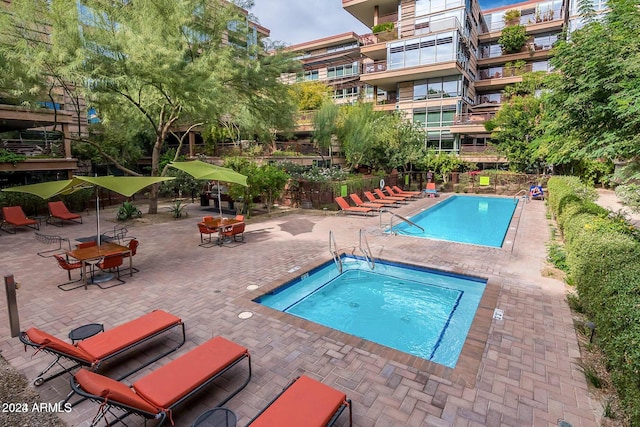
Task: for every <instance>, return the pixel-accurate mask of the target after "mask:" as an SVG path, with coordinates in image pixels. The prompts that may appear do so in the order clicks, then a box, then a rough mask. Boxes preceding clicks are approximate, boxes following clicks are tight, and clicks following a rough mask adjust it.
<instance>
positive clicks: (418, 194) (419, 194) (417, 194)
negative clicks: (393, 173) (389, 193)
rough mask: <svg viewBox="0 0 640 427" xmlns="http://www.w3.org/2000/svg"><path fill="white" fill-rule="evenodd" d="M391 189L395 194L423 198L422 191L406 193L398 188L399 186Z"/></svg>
mask: <svg viewBox="0 0 640 427" xmlns="http://www.w3.org/2000/svg"><path fill="white" fill-rule="evenodd" d="M391 188H392V189H393V191H394V192H396V193H399V194H400V195H403V194H410V195H412V196H421V195H422V191H405V190H403V189H402V188H400V187H398V186H397V185H394V186H393V187H391Z"/></svg>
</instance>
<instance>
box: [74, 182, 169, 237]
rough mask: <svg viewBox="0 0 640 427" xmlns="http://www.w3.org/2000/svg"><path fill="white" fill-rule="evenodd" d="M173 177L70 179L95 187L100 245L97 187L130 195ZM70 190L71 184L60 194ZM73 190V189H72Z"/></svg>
mask: <svg viewBox="0 0 640 427" xmlns="http://www.w3.org/2000/svg"><path fill="white" fill-rule="evenodd" d="M172 179H175V178H174V177H165V176H95V177H94V176H76V177H74V179H73V180H72V181H73V183H75V184H76V185H77V184H78V181H80V182H81V183H82V185H85V186H86V184H87V183H88V184H90V185H93V186H95V187H96V217H97V221H96V222H97V226H96V232H97V241H98V246H99V245H100V237H101V234H100V197H99V194H98V191H99V190H98V189H99V187H102V188H106V189H107V190H110V191H113V192H114V193H118V194H122V195H123V196H126V197H131V196H133V195H134V194H135V193H137V192H138V191H140V190H142V189H143V188H145V187H148V186H150V185H153V184H157V183H159V182H162V181H170V180H172ZM69 190H72V186H71V187H68V188H66V189H64V190H63V191H62V194H66V192H67V191H69ZM72 191H75V190H72Z"/></svg>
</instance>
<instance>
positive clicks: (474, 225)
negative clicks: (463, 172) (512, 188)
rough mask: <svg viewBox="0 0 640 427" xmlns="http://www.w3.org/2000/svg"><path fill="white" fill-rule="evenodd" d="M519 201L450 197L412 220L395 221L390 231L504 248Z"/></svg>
mask: <svg viewBox="0 0 640 427" xmlns="http://www.w3.org/2000/svg"><path fill="white" fill-rule="evenodd" d="M517 203H518V200H517V199H514V198H513V197H483V196H451V197H449V198H448V199H447V200H444V201H442V202H440V203H438V204H437V205H435V206H433V207H431V208H429V209H427V210H425V211H423V212H421V213H419V214H417V215H414V216H412V217H410V218H409V219H410V220H411V221H412V222H413V223H415V224H417V225H419V226H420V227H422V228H423V229H424V232H423V231H422V230H420V229H418V228H417V227H415V226H412V225H410V224H408V223H406V222H404V221H402V222H400V220H395V221H394V226H393V229H392V230H390V231H393V232H396V233H398V234H403V235H409V236H414V237H425V238H432V239H440V240H449V241H452V242H459V243H469V244H474V245H481V246H492V247H496V248H499V247H502V243H503V241H504V237H505V235H506V234H507V230H508V229H509V224H510V223H511V217H512V216H513V212H514V211H515V209H516V206H517Z"/></svg>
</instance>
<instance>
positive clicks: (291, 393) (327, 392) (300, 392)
mask: <svg viewBox="0 0 640 427" xmlns="http://www.w3.org/2000/svg"><path fill="white" fill-rule="evenodd" d="M346 408H349V425H350V426H352V425H353V415H352V411H351V400H349V399H347V395H346V394H344V393H342V392H340V391H338V390H336V389H334V388H332V387H329V386H328V385H326V384H323V383H321V382H319V381H316V380H313V379H311V378H309V377H307V376H305V375H302V376H300V377H298V378H296V379H295V380H293V381H292V382H291V383H289V385H287V386H286V387H285V388H284V390H282V392H281V393H280V394H279V395H278V396H276V398H275V399H273V400H272V401H271V402H269V404H268V405H267V406H266V407H265V408H264V409H263V410H262V411H260V412H259V413H258V415H256V416H255V417H254V418H252V419H251V420H250V421H249V423H248V424H247V426H246V427H249V426H251V427H270V426H305V427H324V426H332V425H334V424H335V423H336V421H337V420H338V418H339V417H340V415H341V414H342V412H343V411H344V410H345V409H346Z"/></svg>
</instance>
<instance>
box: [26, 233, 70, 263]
mask: <svg viewBox="0 0 640 427" xmlns="http://www.w3.org/2000/svg"><path fill="white" fill-rule="evenodd" d="M34 234H35V236H36V240H37V241H38V242H41V243H45V244H47V245H55V244H56V243H57V244H58V247H57V248H53V249H47V250H46V251H40V252H37V254H38V255H39V256H41V257H43V258H47V257H51V256H53V254H60V253H64V252H66V251H70V250H71V242H69V239H67V238H66V237H62V236H55V235H51V234H42V233H39V232H37V231H36V232H35V233H34ZM62 242H67V244H66V246H67V249H65V248H63V247H62Z"/></svg>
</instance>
